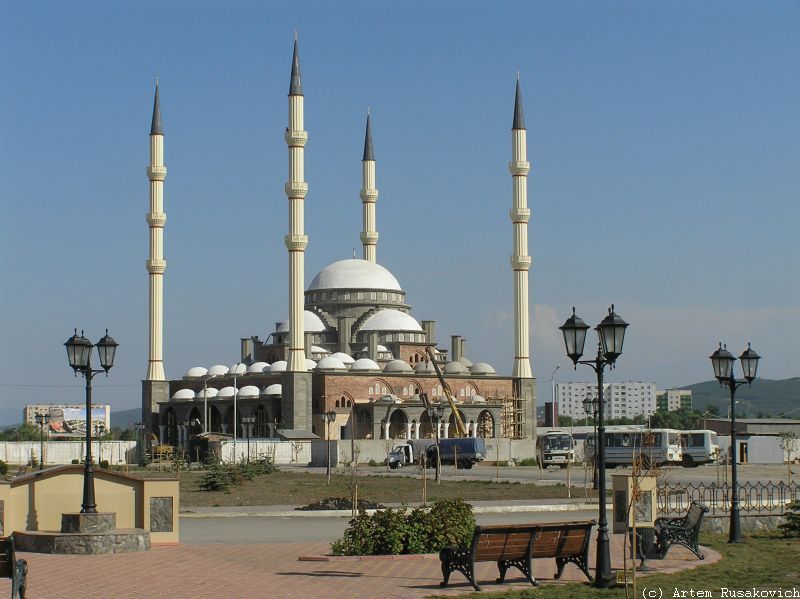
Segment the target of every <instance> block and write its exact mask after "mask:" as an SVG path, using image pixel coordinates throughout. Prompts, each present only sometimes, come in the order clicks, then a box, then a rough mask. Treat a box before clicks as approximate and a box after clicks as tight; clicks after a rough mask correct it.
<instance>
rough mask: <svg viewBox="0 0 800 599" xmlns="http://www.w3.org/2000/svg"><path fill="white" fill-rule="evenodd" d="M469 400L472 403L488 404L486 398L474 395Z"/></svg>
mask: <svg viewBox="0 0 800 599" xmlns="http://www.w3.org/2000/svg"><path fill="white" fill-rule="evenodd" d="M469 400H470V401H471V402H472V403H486V398H485V397H484V396H483V395H473V396H472V397H470V398H469Z"/></svg>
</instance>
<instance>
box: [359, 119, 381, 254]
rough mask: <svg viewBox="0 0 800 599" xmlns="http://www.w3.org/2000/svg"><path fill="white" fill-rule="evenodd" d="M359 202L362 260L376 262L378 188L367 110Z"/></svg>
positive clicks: (370, 122) (370, 124)
mask: <svg viewBox="0 0 800 599" xmlns="http://www.w3.org/2000/svg"><path fill="white" fill-rule="evenodd" d="M361 181H362V186H361V203H362V205H363V214H364V227H363V230H362V231H361V243H362V245H363V246H364V260H367V261H369V262H377V260H378V259H377V255H376V254H377V246H378V232H377V231H376V230H375V203H376V201H377V200H378V190H377V189H375V152H374V151H373V149H372V121H371V119H370V115H369V112H367V132H366V134H365V135H364V157H363V158H362V159H361Z"/></svg>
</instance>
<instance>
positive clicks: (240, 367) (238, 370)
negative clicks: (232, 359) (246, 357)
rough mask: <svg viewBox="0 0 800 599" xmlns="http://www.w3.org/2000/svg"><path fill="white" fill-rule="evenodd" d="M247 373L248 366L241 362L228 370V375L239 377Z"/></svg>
mask: <svg viewBox="0 0 800 599" xmlns="http://www.w3.org/2000/svg"><path fill="white" fill-rule="evenodd" d="M245 372H247V366H246V365H245V364H242V363H241V362H236V364H234V365H233V366H231V367H230V368H229V369H228V374H230V375H236V376H239V375H240V374H244V373H245Z"/></svg>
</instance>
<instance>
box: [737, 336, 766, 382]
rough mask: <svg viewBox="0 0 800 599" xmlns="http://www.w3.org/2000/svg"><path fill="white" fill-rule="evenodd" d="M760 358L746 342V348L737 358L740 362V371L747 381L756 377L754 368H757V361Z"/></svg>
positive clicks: (751, 380)
mask: <svg viewBox="0 0 800 599" xmlns="http://www.w3.org/2000/svg"><path fill="white" fill-rule="evenodd" d="M760 359H761V356H759V355H758V354H757V353H756V352H754V351H753V350H752V348H751V347H750V344H749V343H748V344H747V349H746V350H744V351H743V352H742V355H741V356H739V360H741V362H742V372H743V373H744V378H746V379H747V382H748V383H752V382H753V379H754V378H756V370H758V361H759V360H760Z"/></svg>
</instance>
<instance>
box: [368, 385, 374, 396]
mask: <svg viewBox="0 0 800 599" xmlns="http://www.w3.org/2000/svg"><path fill="white" fill-rule="evenodd" d="M373 393H375V390H374V389H373V388H372V387H370V388H369V394H370V395H372V394H373Z"/></svg>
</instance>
